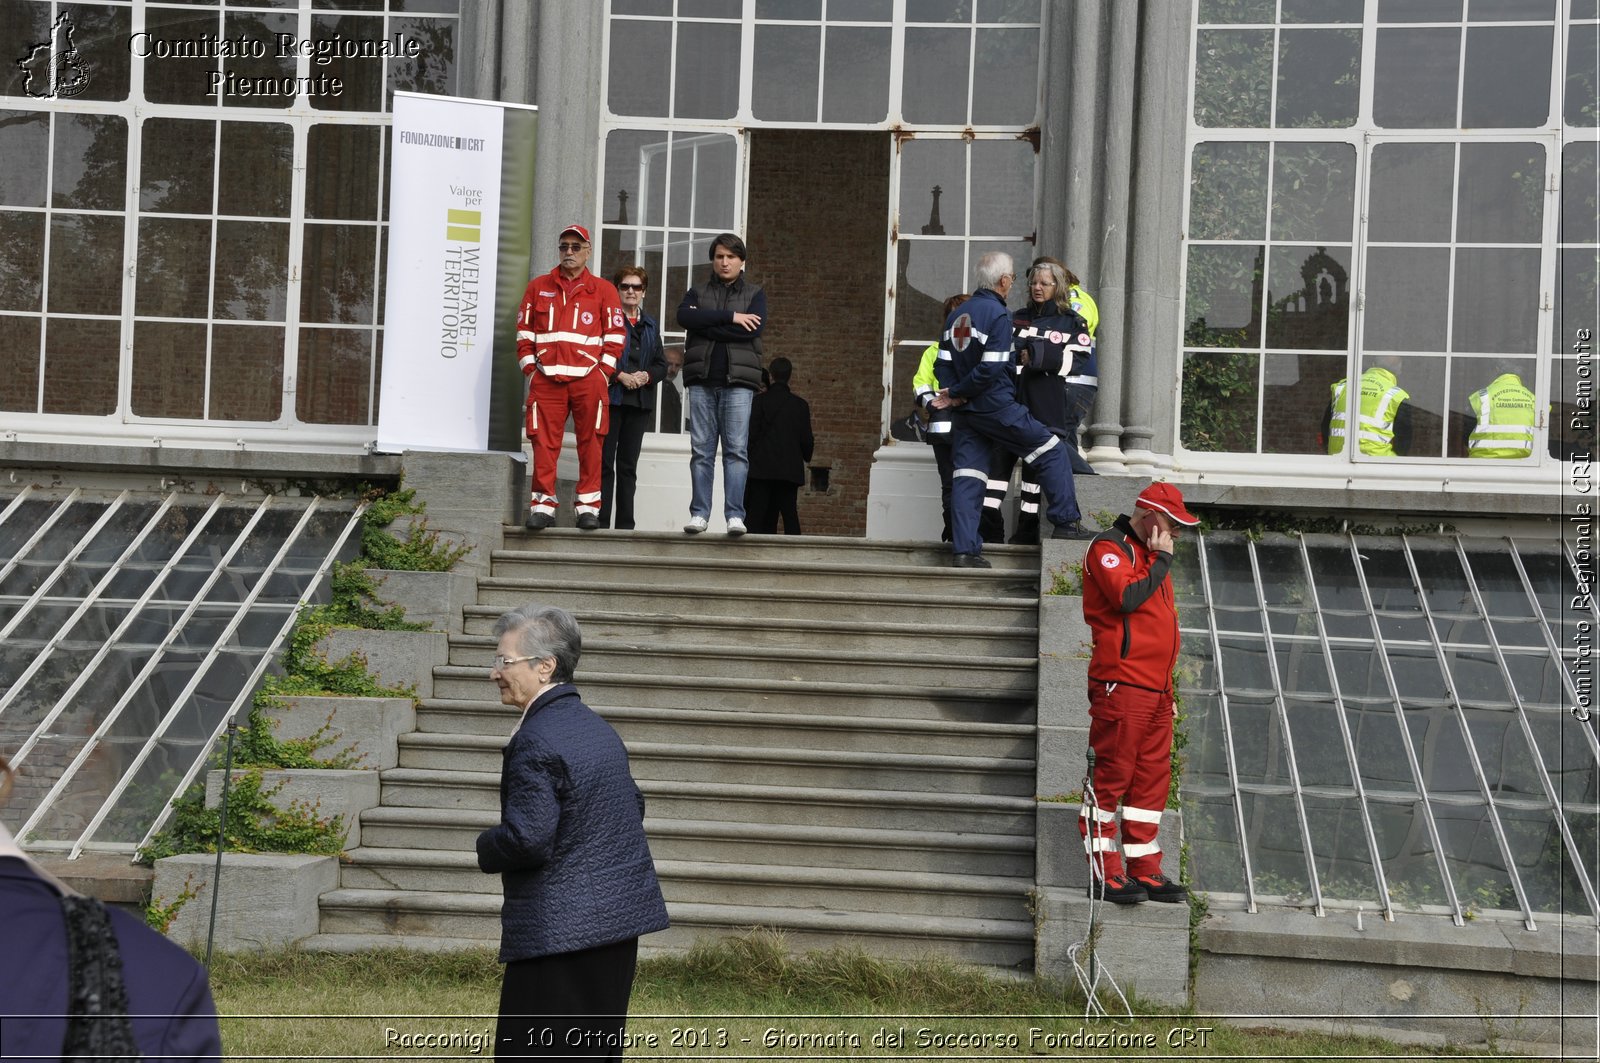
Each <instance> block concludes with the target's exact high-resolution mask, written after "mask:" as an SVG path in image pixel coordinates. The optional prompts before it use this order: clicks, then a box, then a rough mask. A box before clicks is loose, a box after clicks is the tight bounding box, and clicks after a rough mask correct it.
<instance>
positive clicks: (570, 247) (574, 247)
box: [556, 241, 588, 251]
mask: <svg viewBox="0 0 1600 1063" xmlns="http://www.w3.org/2000/svg"><path fill="white" fill-rule="evenodd" d="M556 246H557V247H559V248H560V249H561V250H563V251H582V250H583V249H584V248H585V247H587V246H588V245H587V244H574V243H569V242H567V241H562V242H561V243H559V244H557V245H556Z"/></svg>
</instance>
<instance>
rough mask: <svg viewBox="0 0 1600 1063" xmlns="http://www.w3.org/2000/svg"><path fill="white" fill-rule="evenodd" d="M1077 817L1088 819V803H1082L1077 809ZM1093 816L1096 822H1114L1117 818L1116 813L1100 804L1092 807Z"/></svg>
mask: <svg viewBox="0 0 1600 1063" xmlns="http://www.w3.org/2000/svg"><path fill="white" fill-rule="evenodd" d="M1078 818H1079V819H1089V818H1090V812H1089V806H1088V805H1084V806H1082V807H1081V808H1079V809H1078ZM1093 818H1094V821H1095V822H1096V823H1115V822H1116V819H1117V814H1116V813H1115V812H1107V811H1106V810H1105V809H1103V808H1101V807H1100V806H1098V805H1096V806H1095V809H1094V813H1093Z"/></svg>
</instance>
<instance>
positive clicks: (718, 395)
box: [687, 384, 756, 520]
mask: <svg viewBox="0 0 1600 1063" xmlns="http://www.w3.org/2000/svg"><path fill="white" fill-rule="evenodd" d="M687 390H688V392H689V482H690V484H691V486H692V488H693V496H692V497H691V498H690V500H689V516H691V517H705V518H707V519H709V518H710V517H711V482H712V479H713V478H714V477H715V475H716V465H715V461H716V457H717V442H718V440H721V442H722V514H723V516H724V517H725V518H727V519H728V520H733V519H734V518H738V519H739V520H744V482H745V480H746V478H747V477H748V476H749V475H750V450H749V447H750V403H751V402H752V401H754V399H755V397H756V393H755V392H753V391H751V390H750V389H749V388H739V387H720V388H716V387H707V386H705V385H703V384H693V385H690V387H689V388H688V389H687Z"/></svg>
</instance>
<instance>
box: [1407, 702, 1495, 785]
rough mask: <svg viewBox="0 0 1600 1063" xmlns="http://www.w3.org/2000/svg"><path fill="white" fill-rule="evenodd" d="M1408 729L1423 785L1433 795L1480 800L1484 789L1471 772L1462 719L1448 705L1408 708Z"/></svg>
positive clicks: (1470, 760) (1410, 706) (1470, 759)
mask: <svg viewBox="0 0 1600 1063" xmlns="http://www.w3.org/2000/svg"><path fill="white" fill-rule="evenodd" d="M1406 726H1407V727H1408V728H1409V729H1410V731H1411V748H1413V749H1415V750H1416V751H1417V763H1418V764H1420V765H1421V766H1422V781H1423V786H1425V787H1426V788H1427V791H1428V793H1429V794H1430V795H1431V796H1435V797H1437V796H1440V795H1454V796H1471V797H1476V798H1479V799H1481V798H1482V796H1483V787H1482V786H1480V785H1479V784H1478V777H1477V773H1476V772H1474V771H1473V769H1472V758H1471V756H1470V754H1469V751H1468V749H1467V740H1466V736H1465V734H1464V733H1463V732H1462V730H1461V716H1460V714H1459V713H1457V712H1456V710H1455V709H1454V708H1452V707H1451V706H1449V705H1407V706H1406Z"/></svg>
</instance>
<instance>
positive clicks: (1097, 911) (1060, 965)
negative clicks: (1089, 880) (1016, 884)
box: [1034, 886, 1189, 1008]
mask: <svg viewBox="0 0 1600 1063" xmlns="http://www.w3.org/2000/svg"><path fill="white" fill-rule="evenodd" d="M1090 910H1091V905H1090V902H1089V899H1088V897H1086V896H1085V895H1084V892H1083V889H1082V888H1081V887H1080V888H1078V889H1067V888H1057V887H1050V886H1044V887H1040V888H1039V889H1037V890H1036V891H1035V894H1034V926H1035V934H1034V936H1035V938H1036V940H1037V946H1036V948H1035V950H1034V973H1035V974H1037V975H1039V976H1040V977H1044V978H1052V979H1055V980H1057V981H1062V982H1070V981H1071V980H1072V963H1071V960H1070V959H1069V958H1068V956H1067V950H1068V949H1069V948H1070V947H1071V946H1073V945H1075V944H1077V943H1078V942H1080V941H1082V940H1083V939H1084V938H1085V937H1086V936H1087V934H1088V930H1089V916H1090ZM1093 912H1094V919H1095V924H1096V929H1097V935H1098V936H1097V938H1096V948H1095V953H1096V955H1097V957H1098V958H1099V961H1100V962H1101V963H1103V964H1104V965H1105V968H1106V971H1107V973H1109V974H1110V975H1111V976H1112V977H1113V978H1115V979H1116V981H1117V984H1118V985H1120V986H1121V987H1122V990H1123V992H1125V993H1127V994H1128V995H1129V996H1130V998H1131V997H1132V996H1133V995H1134V994H1135V993H1137V994H1138V997H1139V999H1141V1000H1144V1001H1147V1002H1149V1003H1153V1004H1160V1005H1162V1006H1164V1007H1180V1008H1181V1007H1184V1006H1186V1005H1187V1004H1188V1003H1189V906H1188V905H1187V904H1151V903H1145V904H1126V905H1122V904H1105V903H1098V904H1095V905H1093ZM1079 962H1080V963H1083V962H1085V961H1084V960H1083V958H1082V957H1080V958H1079Z"/></svg>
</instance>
